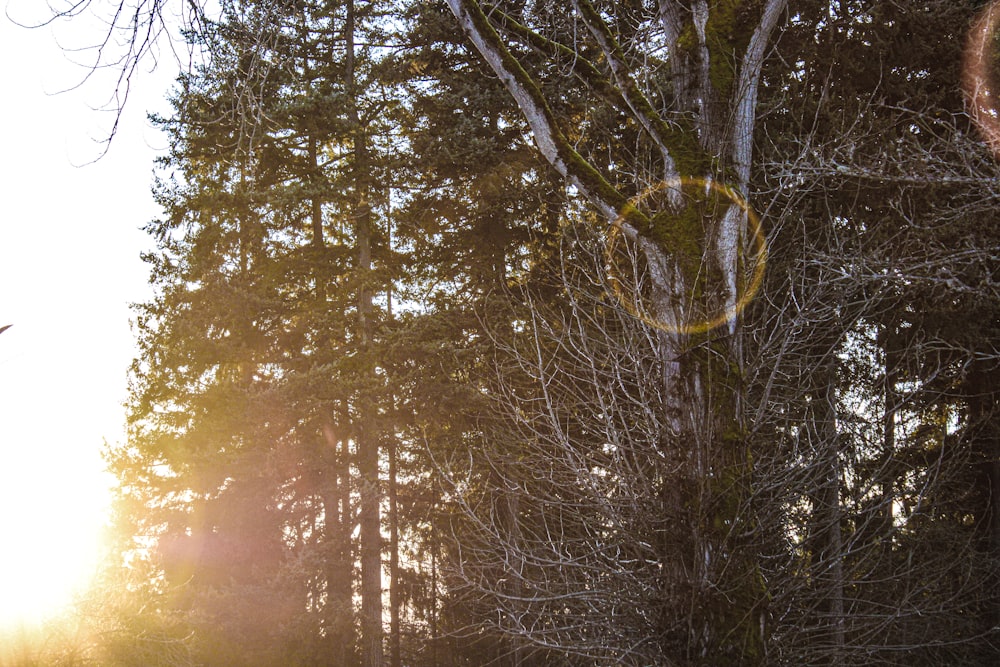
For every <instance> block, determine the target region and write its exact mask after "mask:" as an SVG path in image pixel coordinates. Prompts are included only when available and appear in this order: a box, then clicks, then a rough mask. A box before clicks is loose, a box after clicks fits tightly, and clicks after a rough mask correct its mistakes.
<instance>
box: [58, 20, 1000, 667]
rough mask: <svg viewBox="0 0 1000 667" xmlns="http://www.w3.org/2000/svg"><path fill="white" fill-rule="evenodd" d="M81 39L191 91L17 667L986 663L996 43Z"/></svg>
mask: <svg viewBox="0 0 1000 667" xmlns="http://www.w3.org/2000/svg"><path fill="white" fill-rule="evenodd" d="M81 4H83V5H86V4H88V3H86V2H84V3H81ZM112 4H113V5H115V6H117V7H118V10H117V12H116V13H115V14H114V18H113V20H112V21H111V22H109V24H108V26H109V28H108V33H107V35H106V38H107V40H108V42H109V43H112V42H115V40H119V41H120V40H122V39H124V40H125V41H124V42H122V43H125V44H127V45H128V49H127V51H126V52H125V55H124V56H123V57H122V58H120V59H119V60H117V61H115V62H111V63H106V64H107V65H111V66H115V67H119V68H120V69H121V73H122V78H121V81H123V82H126V83H127V82H128V80H129V77H131V76H133V75H135V76H139V75H140V70H141V63H142V62H143V60H142V59H143V57H144V56H145V55H147V54H148V53H149V52H150V50H151V49H152V48H153V46H154V44H156V43H157V41H156V40H157V39H162V37H158V35H160V34H161V33H162V32H163V31H164V30H165V29H166V28H165V26H166V25H167V24H169V23H170V21H177V20H180V21H181V22H182V25H183V30H182V31H181V34H182V35H183V40H184V41H183V44H179V45H177V44H175V46H174V48H175V50H176V52H178V53H180V54H181V57H182V59H187V61H186V62H190V63H191V64H190V66H188V67H186V68H185V70H184V73H183V74H182V75H181V76H180V77H179V78H178V80H177V82H176V85H175V87H174V89H173V91H172V93H171V109H172V112H170V113H169V114H163V115H162V116H159V117H156V118H155V119H154V122H155V123H156V125H157V126H158V127H159V128H161V129H162V131H163V132H164V133H165V135H166V136H167V137H169V150H168V151H166V152H165V153H164V154H163V156H162V158H161V159H160V160H159V163H158V165H157V174H158V177H157V179H156V182H155V183H154V184H153V188H154V191H155V194H156V197H157V202H158V203H159V205H160V206H161V207H162V215H161V216H159V217H158V218H157V219H155V220H152V221H149V222H148V224H147V225H146V230H147V231H148V233H149V234H150V235H151V237H152V238H153V239H155V247H156V250H155V251H154V252H150V253H149V254H148V255H147V256H146V257H145V261H146V262H147V263H148V266H149V275H150V282H151V284H152V286H153V288H154V293H155V296H154V297H153V298H152V299H151V300H150V301H149V302H147V303H143V304H140V305H138V306H137V307H136V309H135V330H136V336H137V339H138V345H139V356H138V358H137V359H136V360H135V362H134V364H133V365H132V368H131V370H130V373H129V383H130V384H129V396H130V398H129V401H128V405H127V409H128V437H127V440H126V441H125V442H123V443H120V444H117V445H113V446H110V447H109V448H108V450H107V454H106V456H107V461H108V465H109V466H110V469H111V470H112V471H113V473H114V475H115V477H116V479H117V487H116V491H115V494H116V495H115V504H114V532H113V540H114V547H113V549H112V557H111V558H110V560H109V562H108V563H107V564H106V566H105V568H104V569H103V570H102V575H101V579H100V581H99V585H98V586H97V588H96V589H95V591H94V592H93V593H92V594H91V595H90V596H89V597H88V598H87V599H86V600H85V601H84V603H83V604H82V607H81V611H80V613H81V614H82V617H83V618H84V619H85V622H84V627H85V628H86V631H85V632H81V634H80V635H78V642H77V644H76V645H75V646H74V647H73V649H72V651H71V652H70V653H71V655H70V654H69V653H67V654H66V655H63V656H61V657H59V658H58V659H56V658H53V662H52V663H51V664H67V665H69V664H73V665H107V666H132V665H150V666H163V667H175V666H177V667H179V666H194V665H206V666H227V665H231V666H260V667H265V666H279V665H280V666H302V667H306V666H320V665H329V666H333V667H341V666H343V667H458V666H468V667H478V666H486V665H495V666H497V667H541V666H552V667H577V666H581V667H583V666H598V665H635V666H651V665H664V666H667V665H678V666H695V665H704V666H708V665H711V666H716V667H725V666H729V665H906V666H907V667H918V666H921V665H991V664H998V662H1000V403H998V401H1000V343H998V341H1000V227H998V225H997V222H998V220H1000V168H998V164H997V160H998V155H1000V121H998V118H1000V109H998V108H994V105H993V103H994V100H995V99H997V95H1000V93H994V92H993V88H992V86H993V85H994V83H995V82H996V76H997V75H998V74H1000V58H998V57H997V54H998V53H1000V51H998V46H1000V30H998V29H997V26H996V22H997V21H1000V8H995V7H994V4H995V3H990V2H982V1H975V0H966V1H958V0H618V1H611V0H530V1H529V0H447V1H446V2H445V1H443V0H427V1H412V0H367V1H362V0H343V1H342V0H281V1H270V2H262V1H258V0H219V1H218V2H211V3H209V2H201V1H200V0H191V1H189V2H186V3H180V2H178V3H176V4H172V3H169V2H165V0H132V1H131V2H122V3H121V4H120V5H118V3H117V2H116V3H112ZM76 11H77V9H76V7H74V9H73V10H72V11H68V12H67V13H66V15H65V16H64V17H63V18H68V19H70V20H76V19H75V18H73V14H74V13H75V12H76ZM99 37H100V36H99ZM161 48H162V47H161ZM141 222H142V221H137V224H139V223H141Z"/></svg>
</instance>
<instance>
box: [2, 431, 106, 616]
mask: <svg viewBox="0 0 1000 667" xmlns="http://www.w3.org/2000/svg"><path fill="white" fill-rule="evenodd" d="M50 451H51V450H50ZM16 458H17V459H18V460H17V463H16V464H10V463H8V464H7V465H5V466H4V468H3V471H2V472H0V508H2V509H0V521H2V523H3V526H4V528H5V533H6V534H7V535H8V536H9V537H8V540H6V541H5V545H4V549H2V550H0V630H9V629H12V628H16V627H18V626H24V627H31V626H37V625H39V624H40V623H41V622H42V621H44V620H45V619H46V618H48V617H51V616H53V615H55V614H58V613H59V612H61V611H63V610H64V609H66V608H67V607H68V606H69V605H70V604H71V603H72V602H73V599H74V596H75V595H76V594H78V593H81V592H83V591H84V590H85V588H86V587H87V585H88V584H89V583H90V580H91V578H92V576H93V574H94V571H95V568H96V566H97V561H98V556H99V552H100V546H101V533H102V530H103V525H104V523H105V517H106V516H107V504H108V501H107V498H108V484H109V480H108V477H107V476H106V475H105V473H103V472H101V471H100V467H99V466H100V463H99V462H96V466H95V462H90V464H89V465H86V464H84V462H82V461H79V460H73V459H72V457H70V456H68V455H67V454H66V453H64V452H60V457H58V459H56V460H49V461H44V460H43V459H44V458H45V457H44V451H43V452H28V453H26V454H24V455H21V456H18V457H16ZM78 458H79V457H78ZM59 459H61V461H60V460H59ZM88 468H89V470H88ZM95 468H96V469H95Z"/></svg>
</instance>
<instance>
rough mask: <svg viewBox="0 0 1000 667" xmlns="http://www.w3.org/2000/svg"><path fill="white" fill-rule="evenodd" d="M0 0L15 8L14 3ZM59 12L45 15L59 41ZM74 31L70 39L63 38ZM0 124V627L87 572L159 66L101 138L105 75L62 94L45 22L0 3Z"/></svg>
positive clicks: (112, 429) (160, 82) (68, 71)
mask: <svg viewBox="0 0 1000 667" xmlns="http://www.w3.org/2000/svg"><path fill="white" fill-rule="evenodd" d="M19 4H22V6H24V5H23V3H18V2H14V3H9V4H8V11H10V12H11V13H12V14H13V15H15V16H16V15H17V11H16V10H17V9H18V5H19ZM69 29H70V26H67V25H60V26H57V27H56V28H55V33H56V35H58V36H59V38H60V39H61V40H64V41H63V43H66V42H65V38H67V37H76V36H75V35H70V34H68V33H67V31H68V30H69ZM76 41H77V42H80V41H82V40H76ZM0 49H2V57H3V59H4V62H6V63H8V64H9V66H8V67H5V68H3V71H2V74H0V77H2V86H3V90H4V91H5V104H4V105H3V107H2V109H0V118H2V123H3V127H4V128H5V129H4V132H3V138H2V140H0V142H2V143H0V149H2V158H0V163H2V178H0V183H2V185H0V194H2V197H3V209H2V211H3V214H2V218H0V220H2V222H0V326H3V325H7V324H11V325H13V326H12V327H11V328H10V329H8V330H7V331H5V332H3V333H0V528H2V530H3V535H4V540H3V549H2V550H0V631H2V630H4V629H8V628H11V627H13V626H16V625H18V624H34V623H37V622H38V621H40V620H42V619H43V618H44V617H46V616H48V615H51V614H55V613H58V612H59V611H61V609H62V608H64V607H66V606H67V605H69V604H71V603H72V601H73V596H74V595H75V594H76V593H79V592H82V591H83V590H84V589H85V587H86V585H87V584H88V582H89V580H90V577H91V576H92V575H93V573H94V572H95V569H96V566H97V561H98V557H99V554H100V550H101V537H102V533H103V532H104V526H105V524H106V522H107V516H108V506H109V489H110V486H111V484H112V481H113V480H111V478H110V476H109V475H108V474H107V473H105V472H104V468H105V464H104V462H103V460H102V458H101V450H102V448H103V446H104V443H105V441H107V442H112V443H114V442H120V441H121V440H122V438H123V423H124V411H123V409H122V402H123V401H124V400H125V397H126V389H127V385H126V372H127V368H128V364H129V362H130V361H131V359H132V357H133V356H134V354H135V348H134V343H133V337H132V333H131V330H130V327H129V319H130V317H131V312H130V310H129V307H128V304H129V303H130V302H136V301H144V300H146V299H148V297H149V288H148V286H147V280H146V277H147V271H146V267H145V265H144V264H143V263H142V261H141V260H140V259H139V253H140V252H141V251H143V250H146V249H149V248H150V247H151V246H152V243H151V242H150V240H149V239H148V238H147V237H146V235H145V233H143V232H142V231H141V227H142V226H143V225H144V224H145V223H146V222H147V221H148V220H149V219H151V218H152V217H154V216H155V215H157V210H156V207H155V205H154V203H153V200H152V196H151V195H150V185H151V183H152V170H153V162H152V161H153V157H154V155H155V154H156V150H158V149H162V148H163V147H164V145H165V141H164V140H163V138H162V137H160V136H159V134H158V133H157V132H156V131H155V130H154V129H152V128H151V127H150V126H149V124H148V122H147V121H146V113H147V111H149V110H153V109H157V110H160V111H162V110H164V109H165V108H166V105H165V103H163V102H162V99H163V97H164V94H165V93H166V90H167V88H168V87H169V85H170V79H171V78H172V77H171V76H170V74H169V72H164V73H162V74H161V73H159V72H158V73H156V74H155V75H150V74H149V73H148V72H145V71H143V72H142V73H140V74H139V75H137V81H136V86H135V87H134V88H133V91H132V96H131V97H130V100H129V105H130V106H129V108H128V109H127V110H126V116H125V118H124V122H123V124H122V126H121V128H120V130H119V134H118V136H117V137H116V139H115V141H114V143H113V144H112V146H111V150H110V151H109V153H108V154H107V156H105V157H104V158H103V159H102V160H100V161H99V162H97V163H96V164H92V165H89V166H82V167H78V166H74V165H83V164H85V163H87V162H90V161H92V160H93V159H94V158H95V157H97V156H98V155H99V154H100V152H101V147H100V145H99V144H98V143H95V142H94V139H96V138H101V137H102V136H104V133H105V132H106V127H107V123H108V122H109V118H108V114H106V113H103V112H100V111H95V110H92V107H100V106H102V105H103V103H104V102H105V101H106V100H107V99H108V98H109V97H110V95H111V93H112V92H113V87H111V86H109V85H108V84H107V82H106V81H105V79H103V78H99V79H98V80H97V81H93V82H90V83H88V84H87V85H86V86H84V87H83V89H81V90H79V91H74V92H71V93H66V94H61V95H51V94H50V93H53V92H55V91H58V90H61V89H64V88H66V87H67V86H68V85H71V84H73V83H76V82H78V81H79V80H80V78H81V76H82V75H83V70H81V69H80V68H79V67H77V66H75V65H73V64H72V63H71V62H69V61H68V60H67V59H66V57H65V56H64V54H63V53H62V52H61V51H60V50H59V47H58V46H57V43H56V37H55V36H54V34H53V31H52V30H50V29H48V28H43V29H38V30H25V29H22V28H19V27H17V26H14V25H12V24H11V23H10V22H9V21H8V20H7V19H6V18H0Z"/></svg>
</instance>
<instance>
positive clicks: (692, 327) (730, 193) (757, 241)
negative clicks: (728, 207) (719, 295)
mask: <svg viewBox="0 0 1000 667" xmlns="http://www.w3.org/2000/svg"><path fill="white" fill-rule="evenodd" d="M998 2H1000V0H998ZM692 185H693V186H696V187H701V188H704V189H705V190H706V191H708V190H712V191H714V192H717V193H719V194H721V195H723V196H725V197H727V198H728V199H729V200H730V201H731V202H733V203H734V204H736V205H737V206H739V207H740V209H742V210H743V212H744V213H745V214H746V216H747V226H748V228H749V229H750V231H751V233H752V234H753V236H754V245H756V259H755V260H754V269H753V274H752V275H751V277H750V284H749V285H747V287H746V289H745V290H743V294H741V295H739V296H738V297H737V299H736V303H735V304H733V305H731V306H729V307H727V308H726V309H725V310H723V311H722V312H721V313H719V314H718V315H715V316H714V317H711V318H708V319H701V320H694V321H692V322H681V323H678V324H673V323H669V322H665V321H663V320H662V319H660V318H657V317H655V316H652V315H650V314H648V313H646V312H644V309H641V308H640V306H639V304H638V299H636V303H635V304H632V303H630V300H629V299H627V298H626V297H625V294H624V293H623V290H622V283H621V281H620V280H619V278H618V276H617V275H616V272H615V269H614V265H615V264H614V257H613V254H614V249H615V242H616V240H617V238H618V235H619V234H621V233H622V224H623V222H624V217H625V212H624V210H625V209H624V207H623V211H622V212H621V213H620V214H619V215H618V217H617V218H616V219H615V220H614V222H612V223H611V226H610V229H609V230H608V237H607V240H606V242H605V260H606V261H607V264H608V282H609V283H610V285H611V291H612V292H613V293H614V295H615V298H616V299H617V300H618V303H620V304H621V305H622V307H624V308H625V310H626V311H627V312H628V313H629V314H630V315H631V316H633V317H635V318H636V319H638V320H640V321H642V322H643V323H645V324H646V325H648V326H650V327H653V328H654V329H659V330H661V331H666V332H668V333H674V334H697V333H704V332H706V331H711V330H712V329H715V328H716V327H719V326H722V325H723V324H726V323H727V322H730V321H732V320H733V319H734V318H735V317H736V316H737V315H739V314H740V313H741V312H743V310H744V309H745V308H746V307H747V304H748V303H750V301H751V300H752V299H753V297H754V296H755V295H756V294H757V292H758V291H759V290H760V286H761V284H762V283H763V282H764V269H765V268H766V266H767V238H765V236H764V231H763V229H762V227H761V223H760V217H759V216H758V215H757V213H756V212H755V211H754V210H753V207H751V206H750V204H749V203H748V202H747V200H746V199H744V198H743V196H742V195H740V194H739V193H738V192H737V191H736V190H734V189H733V188H731V187H729V186H727V185H725V184H723V183H719V182H718V181H714V180H709V179H706V178H691V177H684V178H678V179H672V180H665V181H660V182H659V183H657V184H655V185H652V186H650V187H648V188H646V189H645V190H643V191H642V192H640V193H639V194H638V195H636V196H635V197H633V198H632V199H630V200H629V203H630V204H631V205H632V206H638V205H639V204H640V203H642V201H643V200H645V199H646V198H647V197H649V196H650V195H652V194H654V193H656V192H660V191H661V190H666V189H668V188H669V189H672V190H678V191H679V190H681V188H683V187H684V186H692Z"/></svg>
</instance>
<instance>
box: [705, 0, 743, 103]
mask: <svg viewBox="0 0 1000 667" xmlns="http://www.w3.org/2000/svg"><path fill="white" fill-rule="evenodd" d="M743 5H744V0H716V1H715V2H713V3H710V8H709V14H708V22H707V23H706V24H705V42H706V43H707V46H708V53H709V64H708V77H709V79H711V81H712V86H713V87H714V88H715V90H716V91H718V93H719V95H720V96H721V97H722V98H723V99H726V98H728V97H729V96H730V94H731V93H732V90H733V85H734V83H733V82H734V80H735V78H736V59H737V53H738V52H742V51H743V50H745V48H746V44H747V43H748V41H749V40H748V37H747V35H746V33H747V32H748V31H747V30H740V25H739V24H740V11H741V10H742V9H743Z"/></svg>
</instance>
